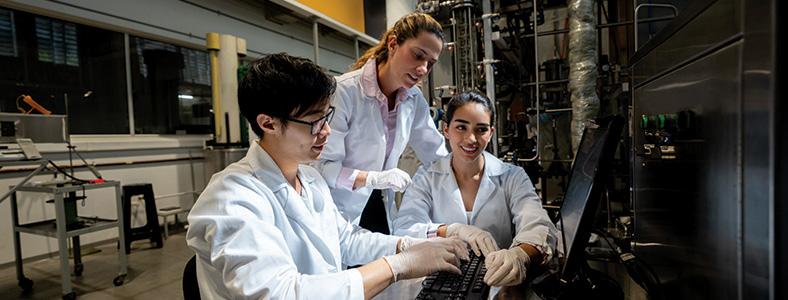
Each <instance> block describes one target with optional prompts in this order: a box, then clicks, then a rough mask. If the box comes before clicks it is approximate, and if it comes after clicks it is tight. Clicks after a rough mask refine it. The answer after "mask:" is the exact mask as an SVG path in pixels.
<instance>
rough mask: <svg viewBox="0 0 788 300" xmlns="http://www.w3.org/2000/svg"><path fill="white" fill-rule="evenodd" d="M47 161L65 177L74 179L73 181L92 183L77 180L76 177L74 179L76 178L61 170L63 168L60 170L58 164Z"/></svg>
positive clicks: (85, 181)
mask: <svg viewBox="0 0 788 300" xmlns="http://www.w3.org/2000/svg"><path fill="white" fill-rule="evenodd" d="M47 161H48V162H49V164H51V165H52V166H53V167H55V169H57V170H58V171H59V172H60V173H62V174H63V175H64V176H66V177H68V178H71V179H73V180H75V181H77V182H79V183H88V182H90V180H84V179H79V178H76V177H74V176H72V175H69V174H68V173H66V171H64V170H63V169H61V168H60V167H59V166H58V165H56V164H55V163H54V162H53V161H51V160H47Z"/></svg>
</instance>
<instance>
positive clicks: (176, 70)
mask: <svg viewBox="0 0 788 300" xmlns="http://www.w3.org/2000/svg"><path fill="white" fill-rule="evenodd" d="M129 46H130V49H129V51H131V53H134V55H132V58H131V64H132V70H138V71H136V72H133V73H132V86H133V87H134V89H133V96H134V124H135V127H136V128H135V132H136V133H146V134H147V133H157V134H174V133H209V132H211V124H212V123H211V122H212V118H211V116H212V114H211V111H210V110H211V99H212V97H211V79H210V78H211V64H210V60H209V59H210V58H209V56H208V52H205V51H199V50H194V49H189V48H184V47H180V46H175V45H172V44H167V43H163V42H158V41H153V40H149V39H145V38H140V37H133V38H132V39H131V42H130V43H129Z"/></svg>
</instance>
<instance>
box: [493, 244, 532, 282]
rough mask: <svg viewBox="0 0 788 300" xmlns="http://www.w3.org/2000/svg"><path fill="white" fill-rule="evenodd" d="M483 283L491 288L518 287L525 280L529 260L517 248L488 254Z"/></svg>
mask: <svg viewBox="0 0 788 300" xmlns="http://www.w3.org/2000/svg"><path fill="white" fill-rule="evenodd" d="M484 264H485V265H486V266H487V275H484V283H486V284H487V285H491V286H512V285H518V284H520V283H522V282H523V280H525V273H526V271H527V270H528V265H530V264H531V258H530V257H529V256H528V254H527V253H525V250H523V248H520V247H519V246H517V247H514V248H511V249H505V250H501V251H496V252H493V253H490V255H488V256H487V257H486V258H485V259H484Z"/></svg>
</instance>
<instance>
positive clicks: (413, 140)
mask: <svg viewBox="0 0 788 300" xmlns="http://www.w3.org/2000/svg"><path fill="white" fill-rule="evenodd" d="M367 66H370V67H375V64H367V65H366V66H365V67H364V68H366V67H367ZM364 68H361V69H359V70H356V71H352V72H348V73H346V74H344V75H342V76H339V77H337V78H336V79H337V90H336V93H335V94H334V95H333V98H332V99H331V105H333V106H334V107H336V111H335V115H334V120H333V121H331V135H330V136H328V144H326V146H325V148H324V150H323V154H322V157H321V159H320V161H319V162H318V163H317V165H316V167H317V169H318V170H320V173H321V174H322V175H323V177H324V178H325V179H326V182H327V183H328V186H329V188H330V189H331V195H332V196H333V197H334V203H336V205H337V208H338V209H339V211H340V212H341V213H342V215H344V216H345V218H346V219H348V220H350V221H351V222H352V223H353V224H358V223H359V220H360V219H361V212H362V211H363V210H364V207H365V206H366V204H367V199H369V195H370V194H371V193H372V189H370V188H367V187H362V188H357V189H355V190H353V191H350V190H346V189H341V188H336V181H337V177H338V176H339V172H340V171H341V170H342V168H343V167H345V168H350V169H355V170H359V171H383V170H389V169H393V168H396V167H397V162H398V161H399V158H400V156H401V155H402V152H403V151H404V150H405V147H406V146H408V145H409V146H410V147H411V148H412V149H413V150H414V152H416V156H418V158H419V160H420V161H421V162H422V163H423V164H428V163H431V162H433V161H436V160H438V159H439V158H441V157H443V156H445V155H446V154H448V151H447V150H446V146H445V143H444V139H443V136H442V135H441V134H440V132H438V130H437V129H436V128H435V123H434V122H433V121H432V118H431V117H430V112H429V106H427V100H426V99H424V95H423V94H422V93H421V90H419V88H418V87H416V86H414V87H412V88H410V89H409V90H407V92H408V93H409V94H410V96H409V97H407V98H406V99H405V100H404V101H402V102H401V103H400V104H399V106H398V107H397V131H396V134H395V137H394V145H393V148H392V149H391V153H390V154H389V157H388V159H386V158H385V157H386V132H385V129H384V127H383V116H382V115H381V112H380V106H379V104H378V100H377V99H375V98H373V97H370V96H368V95H366V94H365V93H364V90H363V89H362V86H361V75H362V72H363V70H364ZM384 160H385V161H384ZM384 196H385V197H386V212H387V214H388V221H389V228H391V225H392V224H391V221H393V220H394V218H395V217H396V215H397V208H396V205H395V204H394V192H393V191H392V190H391V189H387V190H385V191H384Z"/></svg>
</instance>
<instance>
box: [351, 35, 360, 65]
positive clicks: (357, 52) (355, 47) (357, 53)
mask: <svg viewBox="0 0 788 300" xmlns="http://www.w3.org/2000/svg"><path fill="white" fill-rule="evenodd" d="M353 49H354V50H356V60H358V59H359V57H361V56H359V51H358V36H357V35H356V36H353Z"/></svg>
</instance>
